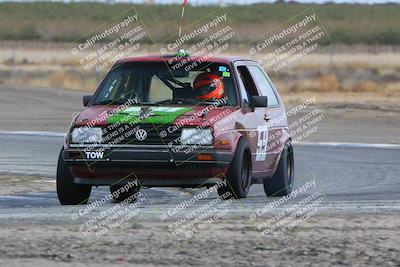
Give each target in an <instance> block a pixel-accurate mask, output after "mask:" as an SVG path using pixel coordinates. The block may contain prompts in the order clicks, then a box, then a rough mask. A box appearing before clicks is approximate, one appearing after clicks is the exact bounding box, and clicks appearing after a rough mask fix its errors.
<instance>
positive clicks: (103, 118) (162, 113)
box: [75, 105, 235, 126]
mask: <svg viewBox="0 0 400 267" xmlns="http://www.w3.org/2000/svg"><path fill="white" fill-rule="evenodd" d="M234 110H235V108H234V107H216V106H213V105H209V106H195V107H193V106H183V105H179V106H144V107H138V106H130V107H127V108H123V109H121V108H120V106H91V107H89V108H87V109H85V110H84V111H83V112H82V113H81V114H79V116H77V118H76V120H75V126H105V125H108V124H161V125H162V124H175V125H180V126H184V125H188V126H189V125H191V126H198V125H205V126H206V125H210V126H211V125H212V124H214V123H215V122H216V121H219V120H220V119H222V118H223V117H224V116H226V115H228V114H230V113H231V112H233V111H234Z"/></svg>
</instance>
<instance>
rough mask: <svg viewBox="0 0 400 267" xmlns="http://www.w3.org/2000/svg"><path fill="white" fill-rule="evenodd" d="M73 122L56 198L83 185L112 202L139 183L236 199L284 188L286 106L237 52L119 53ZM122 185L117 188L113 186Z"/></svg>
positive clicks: (288, 157) (288, 183) (74, 194)
mask: <svg viewBox="0 0 400 267" xmlns="http://www.w3.org/2000/svg"><path fill="white" fill-rule="evenodd" d="M83 104H84V106H87V108H86V109H85V110H84V111H83V112H81V113H80V114H79V115H78V116H76V117H75V119H74V120H73V122H72V124H71V127H70V130H69V132H68V134H67V135H66V138H65V143H64V146H63V148H62V150H61V152H60V156H59V160H58V166H57V193H58V198H59V200H60V202H61V204H63V205H72V204H81V203H86V202H87V200H88V198H89V196H90V192H91V188H92V186H103V185H104V186H110V190H111V193H115V192H118V194H113V197H114V198H115V200H116V201H122V200H126V199H127V198H129V197H132V196H133V195H135V194H136V193H137V192H138V191H139V189H140V188H141V187H161V186H163V187H186V188H194V187H200V186H204V187H210V186H214V185H218V193H219V195H220V196H222V197H224V196H227V193H229V194H228V195H231V196H233V197H235V198H245V197H246V196H247V194H248V192H249V189H250V186H251V185H252V184H255V183H258V184H260V183H263V184H264V190H265V193H266V194H267V196H283V195H287V194H289V193H290V192H291V190H292V185H293V179H294V157H293V147H292V145H291V139H290V135H289V131H288V125H287V119H286V116H285V107H284V105H283V103H282V100H281V98H280V96H279V95H278V92H277V90H276V89H275V87H274V86H273V84H272V82H271V80H270V79H269V78H268V76H267V75H266V74H265V73H264V71H263V70H262V68H261V67H260V66H259V65H258V64H257V63H256V62H255V61H252V60H246V59H240V58H225V57H224V58H222V57H212V58H207V59H205V58H196V57H190V56H176V55H170V56H146V57H135V58H128V59H124V60H120V61H119V62H117V63H116V64H115V65H114V66H113V68H112V69H111V71H110V72H109V73H108V74H107V76H106V77H105V79H104V80H103V81H102V83H101V84H100V86H99V88H98V89H97V90H96V92H95V93H94V95H91V96H84V97H83ZM127 184H129V185H130V186H129V189H126V190H121V188H127V187H126V185H127Z"/></svg>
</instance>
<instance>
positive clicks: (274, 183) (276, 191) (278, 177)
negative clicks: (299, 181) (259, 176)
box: [264, 144, 294, 197]
mask: <svg viewBox="0 0 400 267" xmlns="http://www.w3.org/2000/svg"><path fill="white" fill-rule="evenodd" d="M285 147H286V148H285V149H284V150H283V151H282V154H281V157H280V160H279V163H278V167H277V169H276V171H275V174H274V175H273V176H272V177H270V178H267V179H265V180H264V192H265V194H266V195H267V196H269V197H272V196H286V195H288V194H290V193H291V192H292V188H293V181H294V155H293V147H292V145H291V144H288V145H285Z"/></svg>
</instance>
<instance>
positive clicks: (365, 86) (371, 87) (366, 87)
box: [351, 81, 379, 92]
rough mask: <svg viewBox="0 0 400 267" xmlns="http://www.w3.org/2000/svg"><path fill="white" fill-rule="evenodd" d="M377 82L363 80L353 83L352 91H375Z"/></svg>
mask: <svg viewBox="0 0 400 267" xmlns="http://www.w3.org/2000/svg"><path fill="white" fill-rule="evenodd" d="M378 87H379V86H378V84H377V83H376V82H374V81H363V82H360V83H357V84H356V85H354V86H353V87H352V88H351V89H352V91H353V92H376V91H378Z"/></svg>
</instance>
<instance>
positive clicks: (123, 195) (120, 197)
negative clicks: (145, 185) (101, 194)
mask: <svg viewBox="0 0 400 267" xmlns="http://www.w3.org/2000/svg"><path fill="white" fill-rule="evenodd" d="M124 186H125V185H112V186H110V192H111V194H112V196H113V199H114V201H115V202H122V201H124V200H126V199H128V198H131V199H130V201H129V202H134V201H136V199H137V193H138V192H139V191H140V187H129V189H128V190H127V191H126V190H124V192H122V191H121V192H119V190H120V189H121V188H122V187H124ZM118 192H119V193H118Z"/></svg>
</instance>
